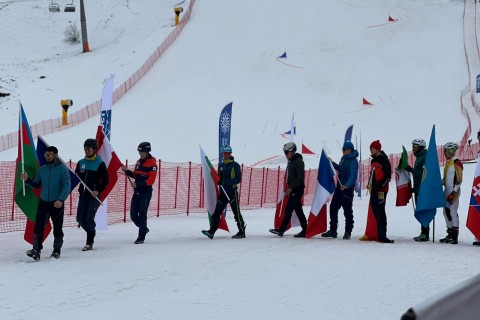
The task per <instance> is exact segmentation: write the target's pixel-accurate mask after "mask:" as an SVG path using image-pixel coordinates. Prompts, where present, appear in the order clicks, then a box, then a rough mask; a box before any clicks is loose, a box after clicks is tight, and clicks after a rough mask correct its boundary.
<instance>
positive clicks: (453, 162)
mask: <svg viewBox="0 0 480 320" xmlns="http://www.w3.org/2000/svg"><path fill="white" fill-rule="evenodd" d="M478 135H479V136H478V138H479V141H480V131H479V133H478ZM426 146H427V145H426V142H425V140H423V139H415V140H413V141H412V150H413V154H414V156H415V164H414V166H413V167H411V166H410V165H409V166H407V168H406V170H407V171H409V172H410V173H411V174H412V176H413V190H412V191H413V194H414V201H415V203H416V202H417V200H418V196H419V192H420V185H421V183H422V177H423V174H424V166H425V160H426V156H427V149H426ZM457 149H458V144H456V143H454V142H448V143H446V144H445V145H444V146H443V150H444V154H445V158H446V159H447V161H446V163H445V166H444V174H443V179H442V183H443V185H444V195H445V200H446V205H445V208H444V210H443V214H444V217H445V222H446V225H447V235H446V236H445V237H444V238H442V239H441V240H440V242H442V243H451V244H457V243H458V232H459V218H458V206H459V197H460V186H461V184H462V176H463V165H462V162H461V161H460V160H459V159H458V158H457V157H456V156H455V154H456V151H457ZM283 150H284V152H285V156H286V157H287V159H288V165H287V189H286V191H285V196H288V195H290V197H289V200H288V202H287V205H286V210H285V216H284V220H283V222H282V224H281V226H280V227H279V228H278V229H270V230H269V231H270V232H271V233H273V234H276V235H278V236H280V237H282V236H283V234H284V232H285V231H286V229H287V226H288V224H289V223H290V219H291V217H292V213H293V211H295V213H296V215H297V217H298V220H299V221H300V225H301V227H302V231H301V232H300V233H297V234H295V235H294V237H296V238H302V237H305V234H306V228H307V220H306V217H305V214H304V212H303V209H302V204H301V198H302V196H303V189H304V188H305V183H304V174H303V172H304V164H303V159H302V156H301V155H300V154H299V153H296V145H295V144H294V143H293V142H289V143H287V144H285V146H284V148H283ZM342 152H343V156H342V157H341V159H340V162H339V163H338V164H337V163H335V162H333V161H332V160H331V159H329V161H330V162H331V164H332V165H333V167H334V168H335V170H336V171H337V173H338V174H337V182H336V187H335V191H334V193H333V196H332V200H331V202H330V228H329V230H328V231H327V232H325V233H322V234H321V236H322V237H324V238H337V236H338V232H337V229H338V211H339V210H340V208H343V213H344V216H345V232H344V234H343V239H344V240H349V239H350V238H351V235H352V230H353V227H354V217H353V209H352V206H353V198H354V187H355V182H356V180H357V173H358V160H357V157H358V151H357V150H355V147H354V145H353V143H352V142H350V141H346V142H345V143H344V144H343V147H342ZM370 154H371V158H372V159H371V173H370V181H369V184H368V186H367V187H368V188H369V190H370V191H372V184H373V183H375V184H376V189H375V192H376V194H375V198H374V199H375V200H374V201H376V203H375V205H376V210H373V214H374V216H375V219H376V222H377V238H376V239H369V238H368V237H367V236H366V235H364V236H362V237H361V238H360V240H362V241H368V240H376V241H378V242H382V243H394V240H391V239H389V238H388V237H387V215H386V211H385V205H386V199H387V194H388V189H389V183H390V179H391V176H392V166H391V163H390V161H389V159H388V156H387V155H386V154H385V152H384V151H383V150H382V144H381V142H380V141H379V140H375V141H373V142H372V143H371V144H370ZM371 196H372V195H371ZM429 239H430V227H429V226H428V225H421V231H420V235H419V236H417V237H414V238H413V240H415V241H418V242H424V241H429ZM473 245H475V246H480V241H478V240H476V241H475V242H473Z"/></svg>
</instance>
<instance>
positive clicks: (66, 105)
mask: <svg viewBox="0 0 480 320" xmlns="http://www.w3.org/2000/svg"><path fill="white" fill-rule="evenodd" d="M60 105H61V106H62V126H66V125H68V108H70V107H71V106H72V105H73V101H72V100H70V99H62V100H60Z"/></svg>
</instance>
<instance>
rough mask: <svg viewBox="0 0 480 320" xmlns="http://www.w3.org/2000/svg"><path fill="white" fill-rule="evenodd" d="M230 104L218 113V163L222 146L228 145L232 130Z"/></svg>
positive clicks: (220, 158) (220, 159)
mask: <svg viewBox="0 0 480 320" xmlns="http://www.w3.org/2000/svg"><path fill="white" fill-rule="evenodd" d="M232 104H233V102H230V103H228V104H227V105H226V106H225V107H223V109H222V112H220V118H219V120H218V163H220V162H221V161H222V149H223V146H226V145H230V134H231V129H232Z"/></svg>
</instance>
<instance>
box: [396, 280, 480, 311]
mask: <svg viewBox="0 0 480 320" xmlns="http://www.w3.org/2000/svg"><path fill="white" fill-rule="evenodd" d="M478 301H480V274H478V275H476V276H474V277H472V278H470V279H468V280H466V281H464V282H462V283H460V284H458V285H456V286H453V287H451V288H449V289H447V290H446V291H444V292H441V293H439V294H437V295H434V296H432V297H431V298H429V299H427V300H425V301H423V302H421V303H419V304H417V305H416V306H414V307H412V308H410V309H408V311H407V312H406V313H404V314H403V316H402V318H401V320H438V319H461V320H477V319H478V318H479V315H480V304H479V303H478Z"/></svg>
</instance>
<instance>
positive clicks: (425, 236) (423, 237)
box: [413, 234, 430, 242]
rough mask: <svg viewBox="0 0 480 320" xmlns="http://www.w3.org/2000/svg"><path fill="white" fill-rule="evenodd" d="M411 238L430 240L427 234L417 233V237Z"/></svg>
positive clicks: (422, 240) (423, 240) (420, 240)
mask: <svg viewBox="0 0 480 320" xmlns="http://www.w3.org/2000/svg"><path fill="white" fill-rule="evenodd" d="M413 240H415V241H417V242H426V241H428V240H430V239H429V237H428V236H427V235H425V234H421V235H419V236H418V237H415V238H413Z"/></svg>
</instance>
